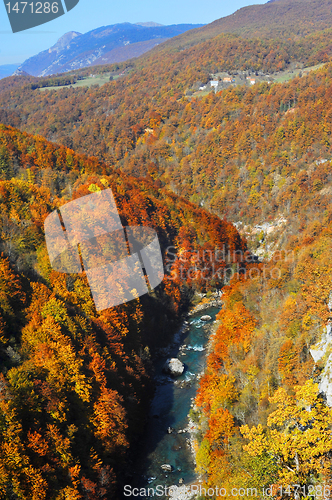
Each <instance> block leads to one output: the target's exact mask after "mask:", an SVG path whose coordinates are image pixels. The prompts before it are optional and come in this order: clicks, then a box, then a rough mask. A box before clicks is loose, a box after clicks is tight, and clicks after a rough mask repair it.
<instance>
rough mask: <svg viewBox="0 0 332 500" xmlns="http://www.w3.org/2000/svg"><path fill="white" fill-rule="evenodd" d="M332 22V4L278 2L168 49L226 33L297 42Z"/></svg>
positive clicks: (240, 12) (196, 32)
mask: <svg viewBox="0 0 332 500" xmlns="http://www.w3.org/2000/svg"><path fill="white" fill-rule="evenodd" d="M331 21H332V12H331V3H330V1H329V0H291V1H290V0H275V1H274V2H267V3H266V4H263V5H251V6H248V7H243V8H242V9H239V10H237V11H236V12H234V13H233V14H231V15H230V16H227V17H222V18H221V19H218V20H216V21H214V22H212V23H210V24H208V25H206V26H204V27H202V28H198V29H195V30H192V31H190V32H188V33H184V34H183V35H180V36H178V37H177V38H176V39H174V40H169V41H168V42H167V44H166V45H167V47H169V48H174V49H179V48H186V47H190V46H192V45H194V44H197V43H199V42H202V41H205V40H209V39H211V38H214V37H215V36H217V35H220V34H225V33H232V34H237V35H241V36H242V37H246V38H265V39H271V38H278V39H279V40H283V39H285V38H292V39H296V38H298V37H303V36H305V35H308V34H312V33H316V32H319V31H322V30H325V29H328V28H330V27H331ZM157 50H158V49H157Z"/></svg>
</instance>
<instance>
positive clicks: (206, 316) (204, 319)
mask: <svg viewBox="0 0 332 500" xmlns="http://www.w3.org/2000/svg"><path fill="white" fill-rule="evenodd" d="M211 319H212V318H211V316H209V315H208V314H205V315H204V316H202V317H201V320H202V321H211Z"/></svg>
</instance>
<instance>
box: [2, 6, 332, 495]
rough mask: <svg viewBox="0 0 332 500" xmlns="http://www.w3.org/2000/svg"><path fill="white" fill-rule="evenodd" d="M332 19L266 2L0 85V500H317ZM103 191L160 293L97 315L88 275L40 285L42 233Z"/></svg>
mask: <svg viewBox="0 0 332 500" xmlns="http://www.w3.org/2000/svg"><path fill="white" fill-rule="evenodd" d="M330 7H331V6H330V2H329V1H328V0H321V1H318V0H313V1H312V2H309V1H307V0H295V1H291V0H275V1H273V2H268V3H266V4H264V5H254V6H249V7H245V8H243V9H240V10H239V11H237V12H235V13H234V14H232V15H231V16H227V17H226V18H222V19H219V20H216V21H214V22H213V23H211V24H209V25H206V26H202V27H199V28H197V29H194V30H186V31H185V32H184V33H182V34H180V35H179V36H175V37H172V39H170V40H167V41H165V42H163V43H160V45H158V46H156V47H154V48H152V49H151V50H150V51H149V52H147V53H145V54H143V55H141V56H140V57H137V58H136V57H135V58H132V59H130V60H126V61H121V62H117V63H114V64H102V65H96V66H94V67H93V69H92V68H90V67H87V68H81V69H75V70H73V71H69V72H65V73H63V74H52V75H46V74H45V75H44V76H42V77H35V76H29V75H24V74H21V75H16V76H13V77H10V78H5V79H3V80H1V81H0V121H1V122H2V124H1V125H0V252H1V257H0V285H1V293H0V360H1V367H0V392H1V397H0V498H4V500H13V499H15V500H16V499H17V500H18V499H20V498H24V499H25V498H26V499H28V498H31V499H32V500H63V499H66V498H70V499H73V500H74V499H75V500H81V499H82V500H85V499H88V500H97V499H99V498H104V499H107V500H108V499H111V500H113V499H114V500H118V499H120V498H123V491H124V490H123V487H124V485H125V484H128V481H131V482H135V485H136V484H137V485H139V486H141V485H142V487H147V486H148V485H151V487H152V486H156V485H157V484H159V483H158V482H162V483H163V484H165V485H171V484H174V482H175V484H178V485H180V484H184V485H186V484H190V483H191V482H192V481H196V482H199V484H201V485H202V486H204V487H206V488H215V487H216V486H218V487H219V488H221V487H222V488H224V489H225V491H232V489H233V488H234V490H236V491H237V492H240V491H245V492H247V491H251V490H253V491H256V492H257V495H254V496H257V498H260V499H261V500H264V499H265V498H267V496H269V497H270V498H273V499H275V500H286V499H288V500H289V499H292V500H300V499H303V500H306V499H308V498H312V496H314V497H315V498H322V497H323V496H322V492H323V491H324V498H331V492H332V459H331V450H332V439H331V430H332V429H331V422H332V408H331V405H330V394H331V387H330V382H329V380H330V378H331V366H332V365H331V363H332V354H331V350H330V344H331V342H330V336H331V321H332V317H331V307H332V306H331V304H332V292H331V290H332V287H331V280H332V265H331V262H332V255H331V252H332V250H331V236H332V202H331V193H332V171H331V168H332V104H331V102H332V101H331V95H332V42H331V40H332V38H331V37H332V31H331V28H330V26H331V22H332V13H331V9H330ZM138 29H140V28H138ZM158 29H159V28H158ZM135 30H136V28H135ZM76 38H77V37H75V39H76ZM210 82H214V83H213V84H211V83H210ZM204 87H205V88H204ZM105 189H111V190H112V193H113V195H114V199H115V203H116V206H117V209H118V212H119V217H120V219H121V224H122V225H123V226H125V227H127V226H130V225H143V226H144V225H146V226H149V227H151V228H153V229H154V230H155V231H156V233H157V235H158V239H159V242H160V247H161V252H162V257H163V261H164V267H165V277H164V279H163V281H162V283H161V284H160V285H159V286H157V287H156V288H155V289H154V290H150V292H149V293H148V294H146V295H143V296H141V297H139V298H137V299H135V300H132V301H130V302H128V303H125V304H121V305H119V306H116V307H114V308H110V309H106V310H103V311H97V310H96V308H95V305H94V302H93V298H92V296H91V293H90V290H89V286H88V282H87V278H86V276H85V274H82V273H81V274H68V275H65V274H64V273H60V272H57V271H55V270H54V269H52V267H51V264H50V260H49V257H48V253H47V248H46V244H45V235H44V221H45V219H46V217H47V216H48V215H49V214H50V213H51V212H52V211H55V210H60V209H62V207H63V206H64V205H65V204H67V203H69V202H71V201H75V200H78V199H80V198H81V197H83V196H87V195H89V194H91V193H100V192H102V191H103V190H105ZM216 293H217V294H218V296H220V294H222V306H221V305H220V304H219V305H218V306H216V307H213V309H211V310H209V311H204V312H203V310H197V311H196V315H190V316H187V314H188V311H190V309H191V308H192V307H193V306H194V305H195V304H196V303H197V301H198V300H201V299H203V301H205V302H206V301H208V300H209V299H211V297H214V294H216ZM198 298H199V299H198ZM206 313H207V314H211V316H213V319H216V322H215V323H213V325H214V327H213V334H212V335H211V333H210V332H208V331H206V332H205V333H202V332H204V329H205V327H204V328H203V324H204V321H205V320H204V319H202V316H203V314H206ZM184 321H187V322H188V324H186V323H184ZM206 321H207V320H206ZM183 325H186V328H189V330H188V332H183V335H184V337H183V338H179V337H177V336H176V332H178V331H179V329H180V328H181V326H183ZM186 335H188V337H186ZM185 337H186V338H185ZM170 346H172V347H171V350H170ZM203 349H206V353H205V351H203ZM169 356H171V357H177V358H179V359H180V360H182V361H183V362H184V364H185V365H187V366H185V371H184V373H183V374H180V375H179V378H178V379H175V380H173V379H172V382H171V379H169V378H168V375H166V374H165V373H164V372H163V369H164V366H165V362H166V363H167V361H166V360H167V358H168V357H169ZM178 365H180V366H182V365H181V363H178ZM194 365H195V366H194ZM182 368H183V366H182ZM198 375H199V376H198ZM188 377H189V378H188ZM188 412H189V416H190V430H191V432H190V433H189V432H187V431H188V427H187V425H188V419H187V414H188ZM178 431H185V432H180V433H179V432H178ZM187 434H188V435H187ZM186 439H190V442H191V447H192V448H191V449H192V450H193V451H194V455H195V462H196V465H195V467H194V466H193V464H192V462H191V455H190V450H189V448H187V445H186ZM142 443H143V444H142ZM144 443H145V444H144ZM137 450H140V453H141V454H138V451H137ZM135 460H138V463H137V462H135ZM136 464H137V465H136ZM161 466H164V467H163V468H162V467H161ZM179 469H181V470H179ZM173 480H174V482H173ZM285 485H289V490H288V489H286V488H285ZM297 485H299V488H297ZM267 488H271V490H270V493H271V494H269V495H266V494H265V493H264V492H266V491H267ZM205 496H206V495H205ZM244 496H245V495H244ZM223 497H224V495H223V494H214V496H213V500H221V498H223ZM234 497H236V498H240V497H243V495H241V494H240V493H238V494H237V495H236V496H234ZM196 499H197V500H198V497H197V495H196ZM196 499H195V500H196Z"/></svg>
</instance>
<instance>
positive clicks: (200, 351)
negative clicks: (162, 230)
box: [135, 307, 220, 498]
mask: <svg viewBox="0 0 332 500" xmlns="http://www.w3.org/2000/svg"><path fill="white" fill-rule="evenodd" d="M219 310H220V307H210V308H209V309H205V310H203V311H200V312H198V313H196V314H193V315H192V316H189V317H188V326H187V331H185V332H183V333H182V335H179V336H178V337H179V338H178V342H177V344H176V345H174V347H173V348H172V349H171V350H170V351H169V353H168V355H167V356H165V357H163V358H160V359H159V360H158V361H157V362H156V369H155V379H156V383H157V386H156V391H155V395H154V398H153V400H152V403H151V408H150V413H149V418H148V425H147V430H146V435H145V437H144V440H143V442H142V445H141V451H140V453H139V457H138V460H137V462H138V464H137V466H136V467H135V480H136V481H137V483H138V484H136V485H135V486H137V487H140V488H151V489H153V488H155V489H156V488H157V486H158V485H159V488H160V485H162V486H163V488H164V487H165V486H171V485H180V484H181V483H182V482H183V483H184V484H189V483H191V482H193V481H194V480H195V479H196V476H195V466H194V462H193V455H192V452H191V449H190V446H189V445H188V441H189V438H190V434H189V433H188V432H181V431H183V430H184V429H186V428H187V427H188V413H189V410H190V408H191V404H192V401H193V400H194V398H195V396H196V392H197V388H198V383H199V377H198V375H200V374H201V373H202V372H203V371H204V369H205V361H206V346H207V343H208V340H209V337H210V334H211V327H212V325H213V321H214V320H215V316H216V314H217V313H218V312H219ZM204 315H209V316H211V318H212V320H211V321H209V322H204V321H202V320H201V317H202V316H204ZM169 357H178V358H179V359H180V360H181V361H182V362H183V363H184V364H185V371H184V373H183V375H182V376H181V377H178V378H176V379H172V378H171V377H169V376H167V375H165V374H164V373H163V371H162V368H163V366H164V364H165V361H166V359H167V358H169ZM168 428H171V429H174V430H173V432H172V433H170V434H169V433H168V432H167V430H168ZM179 431H180V432H179ZM163 464H169V465H171V466H172V472H167V471H163V470H162V469H161V465H163ZM140 498H151V496H149V497H148V496H146V497H144V496H143V497H142V496H140ZM158 498H166V497H163V496H160V495H158Z"/></svg>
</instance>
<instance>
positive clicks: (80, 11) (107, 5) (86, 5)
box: [0, 0, 266, 65]
mask: <svg viewBox="0 0 332 500" xmlns="http://www.w3.org/2000/svg"><path fill="white" fill-rule="evenodd" d="M253 3H255V4H263V3H266V0H256V1H249V0H233V1H232V2H229V1H228V0H227V1H226V0H219V1H215V2H213V1H212V2H206V1H204V0H167V1H165V2H161V1H159V0H126V1H122V2H118V1H117V2H110V1H109V0H80V2H79V4H78V5H77V6H76V7H75V8H74V9H72V10H71V11H70V12H68V13H67V14H65V15H64V16H62V17H59V18H58V19H55V20H54V21H51V22H49V23H47V24H44V25H42V26H39V27H37V28H32V29H30V30H26V31H23V32H21V33H15V34H14V33H12V32H11V28H10V24H9V21H8V18H7V14H6V7H5V5H4V3H3V2H1V5H0V65H1V64H14V63H22V62H23V61H24V60H25V59H27V58H28V57H30V56H33V55H35V54H37V53H38V52H41V51H42V50H45V49H48V48H49V47H51V46H52V45H54V44H55V43H56V41H57V40H58V39H59V38H60V36H62V35H64V34H65V33H66V32H68V31H78V32H80V33H86V32H87V31H90V30H92V29H95V28H99V27H100V26H105V25H108V24H116V23H123V22H130V23H135V22H143V21H154V22H157V23H161V24H182V23H194V24H207V23H210V22H212V21H215V20H216V19H219V18H220V17H224V16H227V15H229V14H232V13H233V12H235V11H236V10H237V9H240V8H241V7H244V6H246V5H251V4H253Z"/></svg>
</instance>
